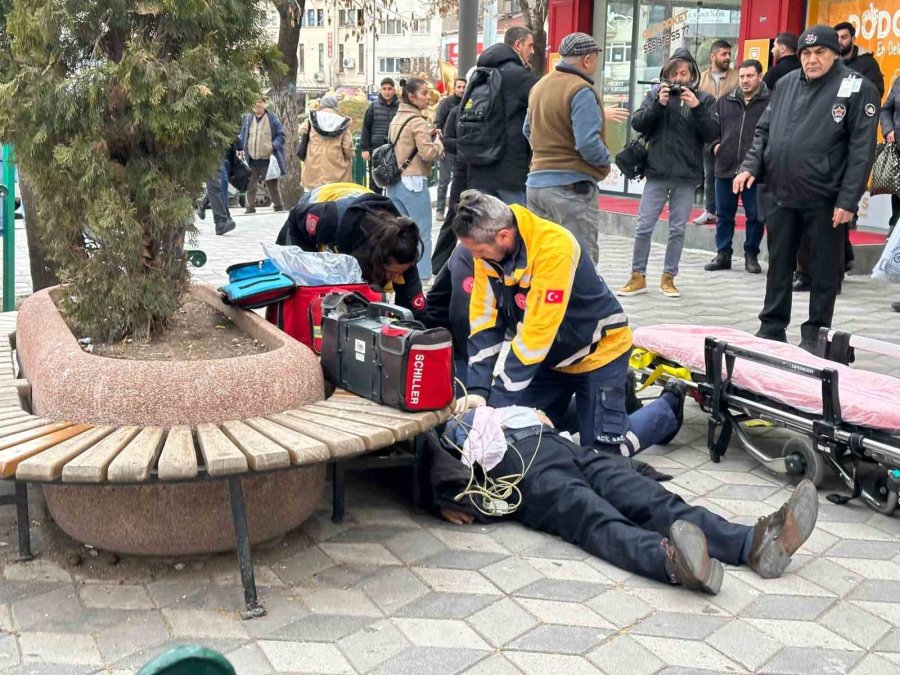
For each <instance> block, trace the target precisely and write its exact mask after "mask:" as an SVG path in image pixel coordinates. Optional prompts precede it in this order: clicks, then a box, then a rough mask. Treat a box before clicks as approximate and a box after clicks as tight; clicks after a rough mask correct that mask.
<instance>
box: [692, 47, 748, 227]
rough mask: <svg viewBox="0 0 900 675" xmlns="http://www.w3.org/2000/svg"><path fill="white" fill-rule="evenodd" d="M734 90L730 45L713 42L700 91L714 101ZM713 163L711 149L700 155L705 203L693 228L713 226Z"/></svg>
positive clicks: (714, 215)
mask: <svg viewBox="0 0 900 675" xmlns="http://www.w3.org/2000/svg"><path fill="white" fill-rule="evenodd" d="M737 86H738V74H737V71H736V70H734V69H733V68H732V67H731V43H730V42H728V41H727V40H716V41H715V42H713V45H712V47H710V50H709V68H707V69H706V70H704V71H703V72H702V73H700V91H702V92H704V93H707V94H709V95H710V96H712V97H713V98H714V99H716V100H717V101H718V100H719V99H720V98H722V97H723V96H727V95H728V94H730V93H731V92H733V91H734V90H735V88H737ZM715 166H716V160H715V157H713V154H712V148H705V149H704V151H703V173H704V176H705V180H704V181H703V195H704V198H705V199H706V210H705V211H704V212H703V213H701V214H700V216H699V217H698V218H697V219H696V220H694V224H695V225H708V224H710V223H715V222H716V171H715Z"/></svg>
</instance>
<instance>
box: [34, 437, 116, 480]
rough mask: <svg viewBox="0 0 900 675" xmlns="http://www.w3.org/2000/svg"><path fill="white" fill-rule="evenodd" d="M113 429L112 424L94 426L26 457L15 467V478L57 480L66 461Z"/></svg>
mask: <svg viewBox="0 0 900 675" xmlns="http://www.w3.org/2000/svg"><path fill="white" fill-rule="evenodd" d="M113 431H115V427H113V426H103V427H95V428H93V429H91V430H90V431H86V432H84V433H83V434H79V435H78V436H75V437H74V438H70V439H69V440H67V441H64V442H62V443H60V444H59V445H55V446H53V447H52V448H50V449H49V450H45V451H44V452H42V453H41V454H39V455H35V456H34V457H31V458H29V459H26V460H25V461H24V462H22V463H21V464H19V468H18V469H16V478H18V479H19V480H30V481H39V482H45V481H53V480H57V479H58V478H59V477H60V476H61V475H62V470H63V466H64V465H65V464H66V462H69V461H71V460H72V459H75V458H76V457H78V455H80V454H81V453H82V452H84V451H85V450H87V449H88V448H92V447H93V446H94V444H96V443H99V442H100V441H102V440H103V439H104V438H106V437H107V436H109V435H110V434H111V433H112V432H113Z"/></svg>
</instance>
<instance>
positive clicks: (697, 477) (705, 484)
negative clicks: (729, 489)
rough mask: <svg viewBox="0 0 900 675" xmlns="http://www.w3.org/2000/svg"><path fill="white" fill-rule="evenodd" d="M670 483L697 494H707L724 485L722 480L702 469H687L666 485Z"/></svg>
mask: <svg viewBox="0 0 900 675" xmlns="http://www.w3.org/2000/svg"><path fill="white" fill-rule="evenodd" d="M679 461H681V460H679ZM723 473H724V472H723ZM669 485H677V486H679V487H683V488H687V489H688V490H690V491H691V492H692V493H693V494H695V495H706V494H707V493H709V492H712V491H713V490H715V489H716V488H717V487H719V486H720V485H722V483H721V481H718V480H716V479H715V477H714V476H710V475H708V474H706V473H703V472H702V471H686V472H685V473H683V474H680V475H678V476H675V478H673V479H672V480H671V481H669V483H667V484H666V487H668V486H669Z"/></svg>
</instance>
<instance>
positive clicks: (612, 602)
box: [587, 588, 653, 628]
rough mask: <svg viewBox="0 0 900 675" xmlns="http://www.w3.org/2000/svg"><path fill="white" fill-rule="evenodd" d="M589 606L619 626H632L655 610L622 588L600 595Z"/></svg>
mask: <svg viewBox="0 0 900 675" xmlns="http://www.w3.org/2000/svg"><path fill="white" fill-rule="evenodd" d="M587 606H588V607H590V608H591V609H593V610H594V611H595V612H597V614H599V615H600V616H602V617H603V618H604V619H606V620H607V621H609V622H611V623H612V624H613V625H615V626H617V627H618V628H625V627H626V626H630V625H631V624H633V623H635V622H636V621H640V620H641V619H643V618H644V617H645V616H647V615H648V614H649V613H650V612H652V611H653V608H652V607H651V606H650V605H648V604H647V603H645V602H644V601H643V600H641V599H640V598H638V597H636V596H634V595H631V594H630V593H628V592H627V591H625V590H623V589H621V588H613V589H612V590H610V591H606V592H605V593H602V594H600V595H598V596H597V597H596V598H594V599H593V600H591V601H590V602H588V603H587Z"/></svg>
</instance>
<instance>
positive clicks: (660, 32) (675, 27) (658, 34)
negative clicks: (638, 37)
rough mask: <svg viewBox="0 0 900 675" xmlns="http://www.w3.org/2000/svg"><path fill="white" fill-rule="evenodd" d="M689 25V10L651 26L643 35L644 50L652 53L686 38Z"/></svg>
mask: <svg viewBox="0 0 900 675" xmlns="http://www.w3.org/2000/svg"><path fill="white" fill-rule="evenodd" d="M689 27H690V25H689V23H688V12H687V10H685V11H683V12H680V13H679V14H676V15H675V16H673V17H670V18H668V19H666V20H665V21H661V22H659V23H657V24H654V25H652V26H649V27H648V28H647V30H645V31H644V32H643V35H642V37H643V38H644V45H643V52H644V53H645V54H650V53H652V52H655V51H657V50H659V49H663V48H664V47H668V46H669V45H670V44H672V43H673V42H678V41H679V40H681V39H683V38H686V37H687V34H688V29H689Z"/></svg>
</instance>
